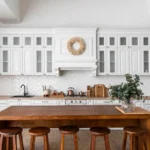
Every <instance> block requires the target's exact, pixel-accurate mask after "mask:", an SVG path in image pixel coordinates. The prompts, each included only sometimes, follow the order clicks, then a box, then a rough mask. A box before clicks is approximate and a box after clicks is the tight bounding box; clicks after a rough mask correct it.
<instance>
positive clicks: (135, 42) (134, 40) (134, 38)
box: [129, 34, 140, 49]
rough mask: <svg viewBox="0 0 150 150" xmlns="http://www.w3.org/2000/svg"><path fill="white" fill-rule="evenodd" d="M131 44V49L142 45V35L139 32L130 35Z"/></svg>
mask: <svg viewBox="0 0 150 150" xmlns="http://www.w3.org/2000/svg"><path fill="white" fill-rule="evenodd" d="M129 46H130V48H131V49H132V48H137V47H138V48H139V47H140V35H139V34H133V35H130V42H129Z"/></svg>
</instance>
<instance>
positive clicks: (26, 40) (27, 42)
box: [23, 35, 33, 48]
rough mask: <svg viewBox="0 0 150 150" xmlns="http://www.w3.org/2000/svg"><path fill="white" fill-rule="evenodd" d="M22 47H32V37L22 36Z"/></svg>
mask: <svg viewBox="0 0 150 150" xmlns="http://www.w3.org/2000/svg"><path fill="white" fill-rule="evenodd" d="M23 47H28V48H32V47H33V35H23Z"/></svg>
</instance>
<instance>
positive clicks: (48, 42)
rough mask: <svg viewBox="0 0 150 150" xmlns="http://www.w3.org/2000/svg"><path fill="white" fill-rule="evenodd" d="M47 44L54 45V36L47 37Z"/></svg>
mask: <svg viewBox="0 0 150 150" xmlns="http://www.w3.org/2000/svg"><path fill="white" fill-rule="evenodd" d="M47 45H52V37H47Z"/></svg>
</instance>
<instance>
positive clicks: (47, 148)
mask: <svg viewBox="0 0 150 150" xmlns="http://www.w3.org/2000/svg"><path fill="white" fill-rule="evenodd" d="M49 149H50V148H49V142H48V135H44V150H49Z"/></svg>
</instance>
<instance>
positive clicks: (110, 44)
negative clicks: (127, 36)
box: [107, 35, 117, 48]
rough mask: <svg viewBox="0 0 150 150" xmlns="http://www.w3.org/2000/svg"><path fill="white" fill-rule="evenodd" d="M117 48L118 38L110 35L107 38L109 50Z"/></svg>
mask: <svg viewBox="0 0 150 150" xmlns="http://www.w3.org/2000/svg"><path fill="white" fill-rule="evenodd" d="M110 47H111V48H117V36H116V35H108V36H107V48H110Z"/></svg>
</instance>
